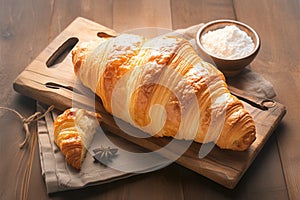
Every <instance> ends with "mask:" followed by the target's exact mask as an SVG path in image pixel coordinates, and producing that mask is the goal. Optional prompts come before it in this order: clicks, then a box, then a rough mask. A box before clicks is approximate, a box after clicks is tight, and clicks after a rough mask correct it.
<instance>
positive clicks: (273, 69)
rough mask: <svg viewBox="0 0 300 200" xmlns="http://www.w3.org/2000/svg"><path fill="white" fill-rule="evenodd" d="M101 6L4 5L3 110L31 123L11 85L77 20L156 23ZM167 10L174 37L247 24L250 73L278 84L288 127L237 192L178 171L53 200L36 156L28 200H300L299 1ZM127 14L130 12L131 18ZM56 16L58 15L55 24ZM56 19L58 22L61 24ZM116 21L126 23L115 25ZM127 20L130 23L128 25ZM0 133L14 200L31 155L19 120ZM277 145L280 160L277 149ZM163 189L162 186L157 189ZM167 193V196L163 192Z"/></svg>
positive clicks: (174, 2) (0, 10)
mask: <svg viewBox="0 0 300 200" xmlns="http://www.w3.org/2000/svg"><path fill="white" fill-rule="evenodd" d="M66 2H67V3H66ZM98 2H99V1H98V0H85V1H70V0H69V1H67V0H59V1H57V0H49V1H37V0H33V1H20V0H0V16H1V17H0V33H1V35H0V69H1V70H0V92H1V95H0V100H1V103H0V104H1V105H5V106H9V107H12V108H16V109H17V110H18V111H20V112H21V113H22V114H24V115H25V116H29V115H30V114H32V113H33V112H34V110H35V102H34V101H33V100H31V99H29V98H26V97H24V96H22V95H19V94H17V93H16V92H14V91H13V89H12V83H13V80H14V79H15V78H16V77H17V75H18V74H19V73H20V72H21V71H23V69H24V68H25V66H27V65H28V64H29V63H30V62H31V61H32V60H34V58H35V57H36V56H37V55H38V54H39V53H40V52H41V51H42V50H43V49H44V48H45V47H46V46H47V45H48V43H50V42H51V41H52V39H54V38H55V37H56V36H57V35H58V34H59V33H60V31H62V30H63V28H64V27H65V26H67V24H68V23H69V22H71V21H72V19H75V18H76V17H77V16H83V17H85V18H88V19H92V20H93V21H96V22H98V23H100V24H103V25H105V26H107V27H110V28H117V27H124V29H127V28H135V27H134V23H135V22H134V21H135V20H137V21H138V22H139V27H141V26H146V24H147V23H146V22H149V21H150V20H151V19H149V18H148V17H147V15H146V14H144V13H143V12H139V11H138V12H139V14H136V15H135V14H134V13H132V12H131V11H132V9H131V8H130V7H127V8H126V7H120V6H116V5H114V4H117V1H116V0H103V1H100V2H101V3H98ZM127 2H128V4H131V5H133V6H134V3H132V2H136V1H131V0H127ZM168 2H170V5H171V8H168V7H167V8H166V10H168V9H169V10H170V11H171V14H170V13H169V12H165V15H162V14H161V13H160V14H159V15H160V16H163V19H164V18H166V19H171V22H172V27H173V28H174V29H176V28H184V27H187V26H189V25H192V24H196V23H199V22H205V21H210V20H213V19H217V18H232V19H238V20H241V21H244V22H246V23H249V24H250V25H251V26H253V27H254V28H255V29H256V30H257V31H258V32H259V34H260V36H261V38H262V41H263V44H262V47H261V51H260V53H259V55H258V57H257V59H256V60H255V61H254V62H253V64H252V65H251V67H252V69H254V70H255V71H258V72H259V73H261V74H263V76H264V77H265V78H266V79H267V80H270V81H271V82H272V84H273V85H274V86H275V89H276V92H277V100H278V101H280V102H282V103H283V104H285V105H286V107H287V110H288V113H287V115H286V117H285V118H284V120H283V123H281V124H280V125H279V127H278V128H277V129H276V131H275V133H274V134H273V136H271V139H270V140H269V141H268V142H267V143H266V145H265V147H264V148H263V149H262V151H261V152H260V153H259V155H258V157H257V158H256V159H255V161H254V162H253V164H252V165H251V167H250V168H249V169H248V171H247V173H245V175H244V176H243V178H242V179H241V181H240V183H239V184H238V186H237V187H236V188H235V189H234V190H228V189H225V188H224V187H222V186H219V185H218V184H216V183H214V182H212V181H210V180H208V179H206V178H204V177H202V176H200V175H198V174H196V173H195V172H193V171H191V170H188V169H186V168H184V167H181V166H179V165H177V164H172V165H171V166H169V167H167V168H165V169H162V170H160V171H157V172H153V173H150V174H144V175H139V176H136V177H133V178H130V179H128V180H122V181H120V182H115V183H112V184H107V185H102V186H95V187H91V188H86V189H82V190H76V191H69V192H63V193H58V194H54V195H52V196H50V197H49V196H47V194H46V190H45V187H44V182H43V178H42V176H41V172H40V163H39V158H38V156H37V152H36V154H35V159H34V165H33V170H32V178H31V181H30V187H29V199H168V197H170V198H171V197H172V198H173V197H174V199H199V198H201V199H254V198H257V199H288V197H287V194H286V192H287V191H289V195H290V199H298V197H299V182H300V176H299V167H298V166H299V162H300V160H299V150H298V145H299V137H298V135H299V134H298V132H299V131H298V130H299V128H300V124H299V122H298V121H299V120H298V119H299V113H300V112H299V111H300V108H299V88H300V81H299V80H300V79H299V78H300V75H299V69H300V65H299V56H298V54H299V45H297V41H298V40H299V39H298V38H299V30H300V28H299V23H300V20H299V18H300V17H299V10H300V9H299V5H300V1H299V0H274V1H273V0H264V1H260V0H253V1H247V0H239V1H229V0H222V1H217V0H213V1H209V0H185V1H180V0H171V1H168ZM53 3H54V4H55V6H53ZM160 4H161V2H157V5H153V6H152V7H149V9H148V10H147V12H148V13H149V12H150V13H151V12H154V11H157V10H160V12H164V9H161V8H158V7H160ZM51 6H52V7H51ZM73 6H74V7H73ZM137 7H141V6H140V5H139V6H137ZM72 8H74V9H72ZM114 8H115V9H114ZM116 8H117V9H116ZM122 9H126V10H128V9H130V12H129V11H126V10H122ZM99 10H101V11H100V12H99ZM51 13H53V15H52V20H51ZM54 13H55V14H54ZM57 15H60V18H58V17H57ZM131 15H135V16H136V17H135V18H137V19H135V18H132V16H131ZM113 17H114V18H115V19H123V20H120V21H118V20H113ZM64 18H66V19H67V20H65V19H64ZM127 18H128V19H131V21H129V20H126V19H127ZM154 18H155V16H154ZM143 20H144V22H145V24H143ZM128 22H129V23H131V24H130V26H127V25H126V23H128ZM126 26H127V27H126ZM120 29H121V28H120ZM124 29H123V30H124ZM0 127H1V134H0V155H1V162H0V183H1V184H2V185H4V187H0V198H1V199H16V196H17V197H18V194H16V195H15V190H14V185H15V183H16V180H15V178H13V179H12V178H11V177H15V176H16V175H20V176H22V171H17V170H16V165H17V163H18V162H19V161H20V158H21V157H22V154H27V151H25V152H20V151H19V149H18V148H17V145H18V142H19V141H20V140H21V138H22V136H21V135H20V134H19V131H20V130H21V128H22V126H21V124H20V123H19V122H18V121H17V118H16V117H15V116H14V115H12V114H9V113H7V112H3V111H0ZM34 128H35V127H33V130H34ZM277 138H278V146H279V150H280V157H279V154H278V148H277V144H276V141H277ZM25 160H26V157H25ZM280 161H282V165H283V170H284V175H285V178H286V183H287V187H285V183H284V180H283V175H282V168H281V165H280ZM172 177H176V178H172ZM167 180H172V181H173V182H172V183H170V182H169V181H167ZM159 182H162V183H164V184H159V186H160V187H155V188H153V189H151V187H152V186H153V185H156V184H157V183H159ZM166 185H167V186H166ZM178 185H179V186H178ZM173 186H175V187H174V190H172V187H173ZM166 187H168V188H167V189H165V188H166ZM175 190H176V191H175ZM17 193H18V191H17Z"/></svg>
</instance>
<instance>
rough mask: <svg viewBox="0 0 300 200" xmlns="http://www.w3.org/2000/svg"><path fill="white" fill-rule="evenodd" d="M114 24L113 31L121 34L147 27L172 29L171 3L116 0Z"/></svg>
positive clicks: (155, 0)
mask: <svg viewBox="0 0 300 200" xmlns="http://www.w3.org/2000/svg"><path fill="white" fill-rule="evenodd" d="M124 16H126V17H124ZM113 23H114V25H113V29H114V30H116V31H117V32H120V33H121V32H123V31H127V30H130V29H135V28H145V27H161V28H166V29H172V19H171V10H170V1H169V0H163V1H161V0H153V1H148V0H132V1H123V0H116V1H114V5H113Z"/></svg>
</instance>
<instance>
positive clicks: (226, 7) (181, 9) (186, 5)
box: [171, 0, 235, 29]
mask: <svg viewBox="0 0 300 200" xmlns="http://www.w3.org/2000/svg"><path fill="white" fill-rule="evenodd" d="M171 10H172V24H173V29H179V28H186V27H189V26H192V25H195V24H200V23H206V22H209V21H212V20H216V19H223V18H226V19H235V10H234V8H233V3H232V1H231V0H224V1H218V0H203V1H197V0H185V1H180V0H171Z"/></svg>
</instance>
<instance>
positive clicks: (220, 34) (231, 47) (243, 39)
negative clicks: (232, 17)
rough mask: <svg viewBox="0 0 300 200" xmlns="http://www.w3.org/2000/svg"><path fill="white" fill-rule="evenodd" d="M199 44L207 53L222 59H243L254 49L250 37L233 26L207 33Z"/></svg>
mask: <svg viewBox="0 0 300 200" xmlns="http://www.w3.org/2000/svg"><path fill="white" fill-rule="evenodd" d="M201 43H202V45H203V46H204V48H205V49H206V50H207V51H209V52H210V53H213V54H214V55H216V56H218V57H222V58H233V59H234V58H240V57H244V56H246V55H248V54H249V53H250V52H251V51H252V50H253V49H254V42H253V41H252V39H251V37H250V36H248V35H247V33H246V32H245V31H242V30H240V29H239V28H238V27H236V26H234V25H230V26H225V27H224V28H221V29H217V30H214V31H209V32H207V33H206V34H204V35H203V36H202V38H201Z"/></svg>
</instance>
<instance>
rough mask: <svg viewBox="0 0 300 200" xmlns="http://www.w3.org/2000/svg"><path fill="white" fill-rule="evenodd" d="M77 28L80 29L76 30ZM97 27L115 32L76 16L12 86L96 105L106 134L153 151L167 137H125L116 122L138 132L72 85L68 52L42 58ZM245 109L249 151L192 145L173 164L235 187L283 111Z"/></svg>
mask: <svg viewBox="0 0 300 200" xmlns="http://www.w3.org/2000/svg"><path fill="white" fill-rule="evenodd" d="M79 27H80V28H81V32H77V30H78V28H79ZM98 31H101V32H105V33H106V32H107V33H109V34H110V35H115V34H117V33H114V31H112V30H110V29H108V28H106V27H104V26H101V25H98V24H96V23H94V22H91V21H88V20H86V19H84V18H77V19H76V20H75V21H74V22H72V24H71V25H69V26H68V27H67V28H66V30H64V31H63V32H62V33H61V34H60V35H59V36H58V37H57V38H56V39H55V40H54V41H53V42H52V43H51V44H50V45H49V47H47V48H46V49H45V50H44V51H43V52H42V53H41V54H40V55H39V56H38V57H37V58H36V59H35V60H34V61H33V62H32V63H31V64H30V65H29V66H28V67H27V68H26V69H25V70H24V72H22V73H21V74H20V76H18V78H17V79H16V81H15V83H14V88H15V89H16V90H17V91H18V92H20V93H22V94H24V95H28V96H30V97H32V98H34V99H37V100H38V101H41V102H43V103H46V104H48V105H51V104H53V105H55V106H56V107H57V108H59V109H61V110H65V109H67V108H69V107H72V106H74V101H75V103H76V102H78V103H79V104H80V105H81V106H84V107H87V108H89V107H91V106H92V107H93V106H95V109H96V110H97V111H99V112H100V113H101V114H102V116H103V123H104V125H103V126H104V127H105V128H106V129H107V130H109V131H110V132H112V133H114V134H116V135H118V136H121V137H123V138H125V139H127V140H129V141H131V142H133V143H135V144H138V145H140V146H142V147H144V148H146V149H149V150H152V151H154V150H156V149H158V148H162V147H165V146H166V144H168V143H169V141H170V139H169V138H146V139H142V138H137V137H130V136H129V135H128V134H127V133H125V132H123V131H122V129H120V128H119V125H120V124H122V126H121V127H123V129H124V128H125V129H126V130H127V131H129V132H130V133H133V134H139V133H140V131H138V129H136V128H134V127H132V126H130V125H129V124H127V123H125V122H119V124H116V123H115V120H114V119H113V118H112V116H110V114H108V113H107V112H106V111H105V110H104V108H103V106H102V104H101V103H99V102H100V101H99V100H98V101H97V100H96V101H95V99H94V98H95V97H94V95H92V98H91V99H89V98H88V97H87V95H86V94H88V93H86V92H84V90H80V87H78V86H77V85H76V83H77V84H78V83H79V84H80V82H77V81H76V77H75V75H74V72H73V64H72V62H71V58H70V54H69V56H68V57H66V59H65V60H63V61H62V63H60V64H57V66H53V67H52V68H48V67H47V66H46V64H45V63H46V62H47V60H48V59H49V58H50V57H51V56H52V55H53V53H54V52H55V51H56V49H58V48H59V47H60V46H61V44H63V43H65V41H66V40H68V39H69V38H72V37H76V38H78V39H79V42H84V41H89V40H93V39H95V38H96V37H97V32H98ZM48 83H55V84H56V85H57V86H58V87H57V88H49V87H46V86H47V84H48ZM68 88H71V89H70V90H69V89H68ZM72 88H75V89H76V90H73V89H72ZM73 91H75V93H76V91H81V94H79V93H77V94H74V93H73ZM93 101H95V102H93ZM245 107H246V110H248V111H249V112H250V114H251V115H252V116H253V118H254V121H255V125H256V129H257V139H256V141H255V142H254V143H253V144H252V145H251V147H250V148H249V150H248V151H245V152H233V151H225V150H220V149H219V148H214V149H213V151H211V152H210V153H209V154H208V155H207V156H206V157H205V158H203V159H200V158H199V156H198V153H199V150H200V147H201V145H200V144H198V143H193V144H192V145H191V146H190V148H188V150H187V151H186V153H184V154H183V155H182V156H181V157H180V158H179V159H178V160H177V161H176V162H177V163H179V164H180V165H182V166H185V167H187V168H189V169H191V170H194V171H195V172H197V173H199V174H201V175H204V176H206V177H208V178H210V179H211V180H214V181H216V182H217V183H219V184H221V185H223V186H225V187H228V188H234V187H235V186H236V184H237V183H238V181H239V180H240V178H241V177H242V175H243V174H244V173H245V171H246V170H247V168H248V167H249V166H250V164H251V163H252V162H253V160H254V158H255V157H256V155H257V153H258V152H259V151H260V150H261V148H262V147H263V145H264V144H265V142H266V141H267V139H268V138H269V137H270V135H271V134H272V132H273V130H274V129H275V127H276V126H277V125H278V123H279V122H280V121H281V119H282V117H283V116H284V114H285V108H284V106H282V105H280V104H279V103H277V104H276V105H275V106H274V107H273V108H270V109H269V110H267V111H263V110H260V109H257V108H255V107H252V106H250V105H249V104H246V103H245ZM184 144H185V142H182V143H179V144H178V145H184ZM165 149H166V152H165V155H164V156H166V157H168V158H170V159H174V158H173V156H176V153H174V150H175V149H167V148H166V147H165Z"/></svg>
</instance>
